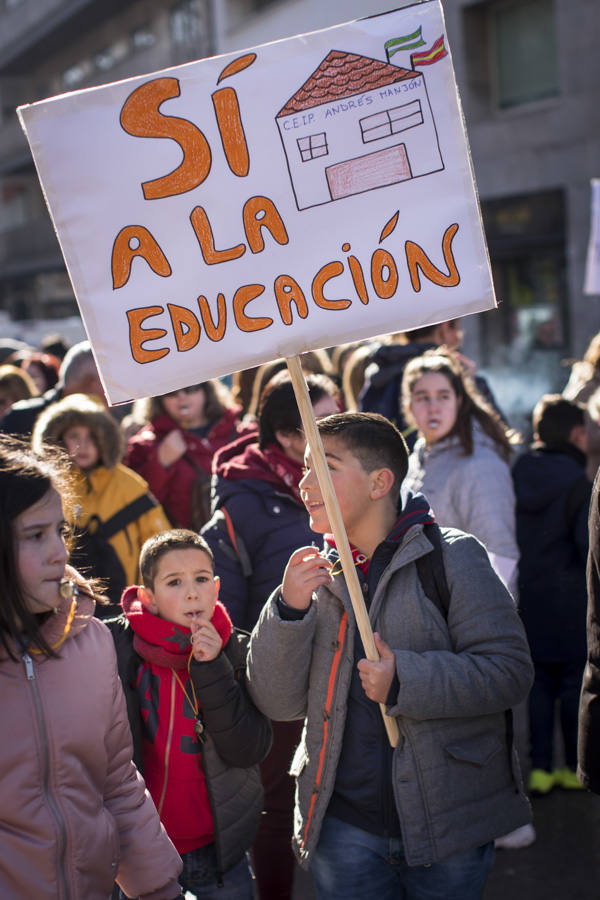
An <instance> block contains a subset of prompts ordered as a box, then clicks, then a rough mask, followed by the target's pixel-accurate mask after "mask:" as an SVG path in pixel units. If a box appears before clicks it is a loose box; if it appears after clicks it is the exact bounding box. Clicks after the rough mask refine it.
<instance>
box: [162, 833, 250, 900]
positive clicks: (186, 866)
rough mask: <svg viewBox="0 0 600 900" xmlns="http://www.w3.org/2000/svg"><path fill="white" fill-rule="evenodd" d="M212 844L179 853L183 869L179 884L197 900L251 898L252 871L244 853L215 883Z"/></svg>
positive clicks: (214, 860)
mask: <svg viewBox="0 0 600 900" xmlns="http://www.w3.org/2000/svg"><path fill="white" fill-rule="evenodd" d="M214 846H215V845H214V844H207V845H206V846H205V847H199V848H198V849H197V850H192V851H191V852H190V853H182V855H181V859H182V861H183V872H182V873H181V875H180V876H179V883H180V884H181V886H182V888H183V889H184V891H189V892H190V894H193V895H194V896H195V897H197V898H198V900H253V897H254V887H253V883H252V873H251V871H250V866H249V865H248V860H247V858H246V857H245V856H243V857H242V859H241V860H240V861H239V863H237V865H235V866H233V867H232V868H231V869H228V870H227V871H226V872H225V873H224V875H223V883H222V884H217V875H216V872H217V859H216V856H215V852H214Z"/></svg>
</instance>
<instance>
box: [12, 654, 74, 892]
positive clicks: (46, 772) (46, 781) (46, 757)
mask: <svg viewBox="0 0 600 900" xmlns="http://www.w3.org/2000/svg"><path fill="white" fill-rule="evenodd" d="M22 658H23V662H24V663H25V673H26V675H27V681H28V682H29V683H30V685H31V690H32V692H33V700H34V704H35V710H36V713H37V717H38V722H39V726H40V734H41V737H42V760H43V778H42V782H43V787H44V796H45V798H46V801H47V803H48V806H49V807H50V811H51V812H52V815H53V816H54V818H55V819H56V824H57V825H58V831H59V841H58V857H59V874H60V877H61V878H62V881H63V885H64V895H65V898H66V900H70V897H71V892H70V890H69V882H68V879H67V870H66V866H65V857H66V852H67V829H66V825H65V821H64V819H63V817H62V815H61V813H60V811H59V809H58V807H57V805H56V803H55V801H54V797H53V796H52V793H51V791H50V751H49V746H48V732H47V730H46V720H45V718H44V710H43V708H42V700H41V697H40V693H39V690H38V686H37V681H36V677H35V670H34V668H33V660H32V659H31V656H30V655H29V653H24V654H23V657H22Z"/></svg>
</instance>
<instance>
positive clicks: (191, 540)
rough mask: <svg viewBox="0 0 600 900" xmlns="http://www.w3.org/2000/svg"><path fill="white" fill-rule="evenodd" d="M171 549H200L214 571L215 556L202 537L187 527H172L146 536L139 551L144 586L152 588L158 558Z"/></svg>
mask: <svg viewBox="0 0 600 900" xmlns="http://www.w3.org/2000/svg"><path fill="white" fill-rule="evenodd" d="M171 550H202V552H203V553H206V555H207V556H208V557H209V559H210V562H211V565H212V567H213V571H214V568H215V558H214V556H213V552H212V550H211V549H210V547H209V546H208V544H207V543H206V541H205V540H204V538H203V537H201V536H200V535H199V534H197V533H196V532H195V531H190V530H189V529H188V528H172V529H171V530H170V531H161V532H159V534H155V535H154V536H153V537H151V538H148V540H147V541H146V542H145V543H144V545H143V547H142V549H141V551H140V574H141V576H142V582H143V584H144V586H145V587H147V588H150V590H153V589H154V578H155V576H156V570H157V568H158V563H159V560H160V559H161V558H162V557H163V556H165V554H166V553H170V552H171Z"/></svg>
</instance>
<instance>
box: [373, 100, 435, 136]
mask: <svg viewBox="0 0 600 900" xmlns="http://www.w3.org/2000/svg"><path fill="white" fill-rule="evenodd" d="M422 124H423V112H422V110H421V101H420V100H413V101H412V103H405V104H404V105H403V106H395V107H393V109H386V110H385V111H384V112H380V113H375V115H373V116H366V117H365V118H364V119H361V120H360V131H361V134H362V139H363V142H364V143H365V144H368V143H369V141H378V140H380V139H381V138H386V137H390V135H392V134H399V133H400V132H401V131H407V130H408V129H409V128H414V127H415V126H416V125H422Z"/></svg>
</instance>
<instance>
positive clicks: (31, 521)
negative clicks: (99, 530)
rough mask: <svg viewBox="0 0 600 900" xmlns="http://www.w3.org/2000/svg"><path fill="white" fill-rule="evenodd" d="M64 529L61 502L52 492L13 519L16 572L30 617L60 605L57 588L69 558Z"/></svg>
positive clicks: (52, 490)
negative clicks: (31, 614) (30, 613)
mask: <svg viewBox="0 0 600 900" xmlns="http://www.w3.org/2000/svg"><path fill="white" fill-rule="evenodd" d="M66 528H67V525H66V522H65V517H64V515H63V508H62V502H61V499H60V496H59V495H58V494H57V492H56V491H55V490H54V488H51V489H50V490H49V491H48V493H47V494H44V496H43V497H42V499H41V500H38V502H37V503H34V504H33V506H30V507H29V508H28V509H26V510H25V511H24V512H22V513H21V514H20V515H18V516H17V517H16V518H15V521H14V533H15V538H16V547H17V570H18V573H19V581H20V585H21V590H22V592H23V596H24V598H25V602H26V604H27V608H28V609H29V610H30V611H31V612H32V613H43V612H48V610H51V609H54V607H55V606H57V605H58V603H59V602H60V594H59V589H58V588H59V584H60V582H61V579H62V578H63V577H64V574H65V564H66V562H67V559H68V556H69V554H68V552H67V548H66V546H65V532H66Z"/></svg>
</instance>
